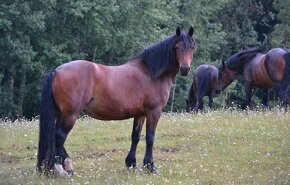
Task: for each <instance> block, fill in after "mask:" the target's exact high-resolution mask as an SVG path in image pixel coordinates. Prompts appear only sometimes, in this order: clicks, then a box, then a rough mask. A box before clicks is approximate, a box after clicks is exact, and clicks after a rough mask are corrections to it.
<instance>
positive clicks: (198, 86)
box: [186, 64, 218, 112]
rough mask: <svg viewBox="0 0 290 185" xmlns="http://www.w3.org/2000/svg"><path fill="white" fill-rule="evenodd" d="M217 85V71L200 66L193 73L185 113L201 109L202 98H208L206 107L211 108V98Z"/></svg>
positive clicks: (209, 67) (204, 65)
mask: <svg viewBox="0 0 290 185" xmlns="http://www.w3.org/2000/svg"><path fill="white" fill-rule="evenodd" d="M217 85H218V69H217V68H216V67H215V66H213V65H206V64H203V65H200V66H198V67H197V68H196V70H195V71H194V76H193V80H192V83H191V86H190V89H189V93H188V98H187V99H186V112H189V111H191V110H194V111H195V112H198V110H201V111H202V109H203V97H204V96H208V106H209V107H210V108H212V103H213V97H214V95H215V93H216V89H217Z"/></svg>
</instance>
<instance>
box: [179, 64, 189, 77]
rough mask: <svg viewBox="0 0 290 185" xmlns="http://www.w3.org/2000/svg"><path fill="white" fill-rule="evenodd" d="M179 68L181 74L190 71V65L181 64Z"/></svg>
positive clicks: (183, 74)
mask: <svg viewBox="0 0 290 185" xmlns="http://www.w3.org/2000/svg"><path fill="white" fill-rule="evenodd" d="M179 70H180V73H181V75H182V76H186V75H188V73H189V71H190V67H183V66H181V67H180V69H179Z"/></svg>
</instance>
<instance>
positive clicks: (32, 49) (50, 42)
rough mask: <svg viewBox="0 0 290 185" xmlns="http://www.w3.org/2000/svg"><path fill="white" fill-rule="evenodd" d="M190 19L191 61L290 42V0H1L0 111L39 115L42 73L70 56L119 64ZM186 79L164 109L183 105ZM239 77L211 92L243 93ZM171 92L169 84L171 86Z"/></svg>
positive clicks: (229, 98)
mask: <svg viewBox="0 0 290 185" xmlns="http://www.w3.org/2000/svg"><path fill="white" fill-rule="evenodd" d="M191 25H192V26H193V27H194V29H195V32H194V35H195V39H196V40H197V42H198V50H197V55H196V56H195V57H194V61H193V66H192V68H194V67H195V66H197V65H199V64H202V63H211V64H214V65H216V66H218V65H219V63H220V62H221V61H222V60H225V59H226V58H227V57H228V56H230V55H231V54H233V53H235V52H238V51H240V50H242V49H247V48H252V47H263V48H265V49H269V48H272V47H289V46H290V1H289V0H195V1H192V0H164V1H155V0H146V1H145V0H137V1H136V0H124V1H118V0H72V1H71V0H62V1H59V0H49V1H46V0H33V1H32V0H17V1H11V0H2V1H1V4H0V117H1V118H17V117H23V116H25V117H27V118H31V117H34V116H37V115H38V104H39V99H40V97H39V96H40V93H39V92H40V84H41V80H42V77H43V75H44V74H45V73H46V72H47V71H49V70H52V69H54V68H55V67H57V66H58V65H60V64H62V63H65V62H68V61H70V60H74V59H87V60H91V61H95V62H98V63H103V64H107V65H119V64H122V63H124V62H126V61H127V60H128V59H129V58H130V57H133V56H136V55H137V54H138V53H140V52H141V51H142V50H143V49H144V48H146V47H148V46H150V45H151V44H153V43H154V42H158V41H160V40H161V39H163V38H165V37H166V36H169V35H171V34H173V33H174V30H175V29H176V27H177V26H181V27H183V28H186V29H187V28H188V27H189V26H191ZM190 82H191V79H190V78H188V77H187V78H184V77H178V78H177V79H176V82H175V86H174V98H173V97H171V98H170V100H169V103H168V106H167V107H166V110H167V111H168V110H170V108H172V110H173V111H181V110H182V109H183V108H184V99H185V97H186V95H187V91H188V88H189V86H190ZM241 88H242V84H241V83H240V81H238V82H236V83H233V84H232V85H231V86H230V87H229V88H228V89H227V92H226V93H223V94H222V95H221V96H219V97H218V98H217V100H216V103H217V105H218V106H227V105H228V104H229V103H230V102H239V101H240V100H241V98H243V94H242V92H243V91H241V90H240V89H241ZM172 92H173V91H172Z"/></svg>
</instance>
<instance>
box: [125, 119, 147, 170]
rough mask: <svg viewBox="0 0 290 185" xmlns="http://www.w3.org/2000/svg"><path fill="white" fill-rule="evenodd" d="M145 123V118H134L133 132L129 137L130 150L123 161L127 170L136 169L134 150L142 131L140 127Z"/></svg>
mask: <svg viewBox="0 0 290 185" xmlns="http://www.w3.org/2000/svg"><path fill="white" fill-rule="evenodd" d="M144 121H145V117H135V118H134V122H133V130H132V135H131V140H132V143H131V148H130V151H129V153H128V155H127V157H126V159H125V163H126V166H127V167H128V168H130V167H133V168H135V167H136V149H137V145H138V143H139V140H140V136H141V131H142V127H143V124H144Z"/></svg>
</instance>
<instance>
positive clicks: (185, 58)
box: [175, 27, 196, 76]
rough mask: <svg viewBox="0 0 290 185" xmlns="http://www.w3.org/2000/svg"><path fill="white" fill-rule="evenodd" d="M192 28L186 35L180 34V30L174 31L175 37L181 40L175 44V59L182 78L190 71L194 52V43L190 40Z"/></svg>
mask: <svg viewBox="0 0 290 185" xmlns="http://www.w3.org/2000/svg"><path fill="white" fill-rule="evenodd" d="M192 35H193V28H192V27H190V29H189V31H188V33H181V31H180V28H179V27H178V28H177V29H176V36H177V37H180V38H181V39H180V40H179V41H178V42H177V43H176V44H175V51H176V59H177V61H178V63H179V67H180V68H179V70H180V72H181V75H182V76H186V75H187V74H188V73H189V71H190V64H191V61H192V57H193V55H194V53H195V50H196V42H195V41H194V39H193V38H192Z"/></svg>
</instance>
